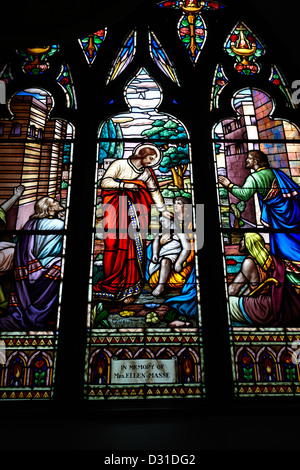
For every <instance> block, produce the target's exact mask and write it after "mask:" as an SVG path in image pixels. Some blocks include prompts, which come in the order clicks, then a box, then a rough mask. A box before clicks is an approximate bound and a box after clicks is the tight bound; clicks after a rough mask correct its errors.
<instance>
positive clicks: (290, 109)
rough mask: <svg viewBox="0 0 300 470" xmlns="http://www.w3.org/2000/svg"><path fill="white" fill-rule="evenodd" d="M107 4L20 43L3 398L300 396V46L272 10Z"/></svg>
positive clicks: (3, 106)
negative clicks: (298, 52) (267, 16)
mask: <svg viewBox="0 0 300 470" xmlns="http://www.w3.org/2000/svg"><path fill="white" fill-rule="evenodd" d="M101 3H102V2H98V4H99V5H98V4H97V5H94V6H93V12H92V13H87V12H88V9H85V10H82V11H85V13H84V14H85V15H87V16H89V17H90V19H89V20H88V21H87V24H82V23H81V24H80V27H78V29H77V28H76V27H75V25H74V28H75V29H76V31H74V32H70V31H69V29H68V28H66V29H64V28H63V29H64V30H63V31H61V34H58V36H59V37H57V38H56V34H55V32H53V34H50V33H49V35H46V34H45V36H43V35H41V36H42V37H43V40H41V39H40V38H37V39H36V40H35V39H34V38H32V37H31V38H22V40H20V41H19V40H18V39H17V38H15V37H13V38H11V39H10V40H9V41H8V44H7V46H8V47H7V48H6V47H4V44H2V48H1V58H0V113H1V114H0V222H1V228H2V229H3V230H1V241H0V243H1V247H0V401H2V402H3V403H2V404H3V407H5V406H6V403H7V401H8V400H10V401H12V402H14V401H15V400H18V401H22V402H25V401H26V402H27V401H28V400H33V401H34V403H33V404H32V405H29V404H27V405H26V406H28V407H29V406H33V407H34V406H35V404H36V402H37V401H38V400H44V401H45V402H47V404H45V407H46V408H47V409H49V408H48V402H49V401H50V400H51V401H53V402H54V408H55V407H56V405H57V404H58V403H61V402H62V403H64V404H65V403H66V402H68V403H72V405H73V403H74V404H75V405H76V406H77V404H78V403H80V407H81V406H82V409H84V410H86V409H89V410H94V409H96V408H98V409H106V407H108V406H109V407H110V406H111V407H112V408H113V407H115V408H116V409H119V408H118V407H122V406H123V404H124V399H130V400H139V406H140V404H141V407H144V406H145V408H147V407H149V409H151V406H154V401H155V400H158V401H159V406H160V407H161V409H162V408H164V406H165V404H166V403H168V404H170V403H171V407H172V412H173V411H174V409H175V408H176V406H177V404H178V400H181V399H188V400H184V401H185V403H184V405H183V404H182V403H181V404H180V406H181V405H182V406H186V403H187V402H190V403H191V404H192V406H195V407H196V406H197V407H198V406H199V407H201V406H206V405H207V404H208V403H210V404H212V407H214V406H215V404H216V403H222V406H223V404H224V405H225V407H226V408H227V401H226V400H227V398H228V397H229V398H230V400H229V403H230V406H233V408H234V406H235V404H236V403H238V404H240V403H241V400H240V398H242V397H247V400H244V402H246V401H247V405H245V406H248V404H249V403H251V404H252V403H257V401H256V400H254V398H255V397H264V400H265V398H267V399H266V400H265V401H264V403H265V402H268V403H271V402H272V400H273V397H283V400H285V399H286V397H290V398H292V397H293V398H295V397H296V398H297V397H298V395H299V390H300V389H299V387H300V377H299V374H300V371H299V360H298V353H299V350H300V349H297V348H298V346H299V337H300V325H299V322H298V314H299V311H300V308H299V307H300V305H299V298H300V297H299V289H300V259H299V256H298V251H299V244H298V241H299V219H298V216H299V207H298V201H299V200H298V199H297V197H298V194H299V187H300V171H299V157H300V138H299V137H300V134H299V133H300V121H299V116H298V114H297V111H298V109H297V100H295V96H297V97H298V95H299V92H298V88H297V87H299V80H297V79H298V78H299V77H300V75H299V74H298V76H297V73H298V70H297V63H296V62H297V61H295V60H294V53H295V52H294V51H295V48H293V47H291V41H290V40H288V39H287V37H285V35H284V32H283V29H284V28H281V24H282V23H281V22H280V27H279V23H278V26H276V27H275V30H276V31H275V33H276V34H275V33H274V25H273V24H272V22H271V21H264V20H263V15H262V10H261V9H260V7H259V8H257V10H256V11H257V14H256V12H255V9H254V7H253V5H251V9H249V5H246V4H240V5H238V2H235V6H232V5H233V2H229V3H230V5H229V4H228V5H222V4H220V3H218V2H202V1H198V0H184V1H158V0H147V1H141V2H140V5H139V6H138V7H137V8H136V9H135V8H134V7H133V6H132V3H134V2H130V3H131V5H130V8H128V9H127V8H125V7H124V10H127V11H123V13H122V14H121V12H120V9H119V8H116V4H115V3H114V2H113V4H112V5H113V6H111V7H110V6H109V4H108V2H106V7H107V9H110V8H111V9H112V13H111V18H110V20H109V21H106V20H107V18H106V17H105V15H102V13H103V10H102V5H100V4H101ZM121 3H122V4H123V6H124V2H121ZM125 3H126V2H125ZM244 3H245V2H244ZM40 8H41V7H40V6H39V15H40ZM240 12H241V13H240ZM48 13H49V12H48ZM96 13H99V14H96ZM100 13H101V14H100ZM40 17H41V16H40ZM92 17H93V18H92ZM45 18H46V17H44V20H45ZM69 20H70V18H69ZM70 22H72V21H71V20H70ZM31 24H33V21H32V23H31ZM104 25H105V26H104ZM276 25H277V23H276ZM66 26H67V25H66ZM36 27H37V23H36ZM33 29H34V28H32V35H34V34H35V31H33ZM90 31H95V32H94V33H91V34H90V33H87V32H90ZM14 34H15V30H14ZM290 34H292V31H291V29H290V30H289V35H290ZM276 35H277V37H276ZM286 36H287V35H286ZM10 37H11V36H10ZM27 41H28V43H27ZM17 42H18V45H16V43H17ZM287 42H288V47H287V48H286V49H284V44H287ZM30 46H31V47H30ZM6 49H7V50H6ZM289 54H291V55H292V57H291V59H292V60H289ZM284 65H287V70H285V67H284ZM293 79H294V80H295V81H294V85H293V86H294V88H293V87H292V88H291V85H290V83H291V82H292V81H293ZM295 87H296V91H295V93H292V92H291V90H293V89H294V90H295ZM298 104H299V103H298ZM71 181H72V191H71ZM203 201H204V205H205V214H204V212H203V207H202V204H199V203H200V202H203ZM42 206H44V209H43V207H42ZM203 219H204V222H205V224H203ZM204 225H205V226H204ZM202 229H203V230H202ZM204 229H205V233H206V240H205V243H204V237H203V233H202V231H203V232H204ZM200 294H201V296H200ZM259 399H260V398H259ZM259 399H258V400H259ZM60 400H61V401H60ZM106 401H110V404H109V405H107V403H106ZM181 402H183V400H181ZM150 403H151V405H150ZM162 403H163V405H162ZM148 404H149V405H148ZM43 405H44V404H43ZM52 405H53V403H51V405H50V406H52ZM21 406H24V405H23V403H21ZM135 406H136V403H133V407H135ZM228 408H229V407H228ZM76 409H77V408H76ZM197 409H198V410H199V408H197ZM192 415H193V413H189V416H192Z"/></svg>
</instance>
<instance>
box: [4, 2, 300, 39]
mask: <svg viewBox="0 0 300 470" xmlns="http://www.w3.org/2000/svg"><path fill="white" fill-rule="evenodd" d="M156 2H157V3H158V0H107V1H103V0H97V1H96V0H88V1H86V2H80V1H77V2H72V3H71V2H63V1H62V0H52V1H51V3H50V2H48V3H44V2H43V3H42V2H32V3H30V2H23V3H21V4H15V3H14V2H6V3H5V9H4V11H3V12H2V15H1V16H2V18H1V20H2V21H1V28H0V36H1V42H2V46H4V44H5V43H6V42H7V43H10V42H13V43H16V42H17V43H20V42H21V43H23V41H24V39H25V38H26V41H27V40H31V39H34V40H36V39H38V40H44V41H46V42H47V40H48V39H52V38H55V40H56V41H57V40H58V39H60V38H66V37H68V36H70V35H71V36H72V35H73V34H75V35H78V34H79V35H81V34H85V33H87V32H88V33H89V32H91V31H94V30H97V28H98V27H99V24H100V25H102V24H106V25H107V26H109V25H110V24H112V23H114V22H115V21H116V20H118V19H119V18H120V17H122V16H124V15H125V14H126V13H127V12H128V11H130V10H135V9H137V11H139V12H140V14H142V12H143V5H144V4H148V3H152V4H153V3H156ZM221 3H223V4H225V5H227V6H232V7H233V8H236V9H237V10H239V9H240V10H243V12H244V11H249V12H251V13H252V14H254V15H255V14H257V15H259V16H260V17H264V18H265V19H266V21H267V22H268V23H269V24H270V23H273V26H274V29H276V30H278V32H279V33H280V32H285V34H284V37H283V40H285V41H291V43H293V40H295V41H297V42H296V44H297V43H299V39H297V37H298V28H299V19H298V14H297V6H298V2H297V1H296V0H290V1H289V2H287V5H288V7H286V6H285V5H284V3H282V2H279V1H277V2H274V1H272V0H251V1H246V2H245V1H244V2H239V1H236V0H224V2H221ZM4 15H5V19H4ZM241 19H242V18H241ZM287 31H288V33H287ZM77 37H78V36H77ZM294 45H295V43H294Z"/></svg>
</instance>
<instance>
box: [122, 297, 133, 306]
mask: <svg viewBox="0 0 300 470" xmlns="http://www.w3.org/2000/svg"><path fill="white" fill-rule="evenodd" d="M133 301H134V297H133V295H131V296H130V297H126V299H124V304H131V303H132V302H133Z"/></svg>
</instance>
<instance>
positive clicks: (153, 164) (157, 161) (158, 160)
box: [133, 144, 162, 168]
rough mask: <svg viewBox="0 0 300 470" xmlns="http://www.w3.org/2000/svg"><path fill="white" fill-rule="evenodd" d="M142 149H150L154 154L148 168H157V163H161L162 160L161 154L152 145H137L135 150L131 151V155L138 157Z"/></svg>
mask: <svg viewBox="0 0 300 470" xmlns="http://www.w3.org/2000/svg"><path fill="white" fill-rule="evenodd" d="M144 148H150V149H152V150H153V153H155V155H156V157H155V159H154V160H153V163H152V164H151V165H149V166H150V167H151V168H153V167H157V166H158V165H159V163H160V162H161V160H162V153H161V151H160V150H159V148H157V147H156V145H153V144H139V145H137V147H135V149H134V151H133V154H134V155H139V153H140V151H141V150H142V149H144Z"/></svg>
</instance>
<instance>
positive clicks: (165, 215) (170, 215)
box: [161, 211, 174, 219]
mask: <svg viewBox="0 0 300 470" xmlns="http://www.w3.org/2000/svg"><path fill="white" fill-rule="evenodd" d="M161 215H163V216H164V217H166V219H173V218H174V214H172V212H169V211H163V212H162V213H161Z"/></svg>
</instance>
